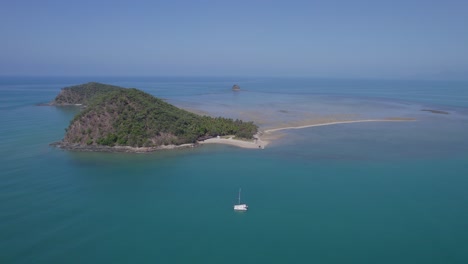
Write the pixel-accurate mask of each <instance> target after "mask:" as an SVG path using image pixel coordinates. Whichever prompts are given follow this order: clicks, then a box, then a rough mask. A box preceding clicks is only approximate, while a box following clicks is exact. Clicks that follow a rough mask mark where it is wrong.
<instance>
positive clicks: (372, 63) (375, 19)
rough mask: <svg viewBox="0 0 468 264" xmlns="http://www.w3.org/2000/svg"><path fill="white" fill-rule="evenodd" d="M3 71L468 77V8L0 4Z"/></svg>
mask: <svg viewBox="0 0 468 264" xmlns="http://www.w3.org/2000/svg"><path fill="white" fill-rule="evenodd" d="M0 34H1V35H0V36H1V38H0V75H54V76H60V75H129V76H131V75H150V76H161V75H163V76H164V75H171V76H173V75H183V76H187V75H203V76H220V75H221V76H222V75H238V76H242V75H250V76H255V75H259V76H310V77H338V78H398V79H400V78H405V79H406V78H416V79H434V78H436V79H468V1H466V0H464V1H452V0H446V1H442V0H441V1H431V0H426V1H411V0H393V1H378V0H374V1H361V0H349V1H334V0H329V1H312V0H311V1H292V0H291V1H255V0H249V1H243V0H232V1H222V0H214V1H202V0H201V1H196V0H193V1H176V0H174V1H157V0H153V1H118V0H114V1H98V0H96V1H86V0H81V1H76V0H74V1H66V0H63V1H48V0H43V1H22V0H16V1H1V3H0Z"/></svg>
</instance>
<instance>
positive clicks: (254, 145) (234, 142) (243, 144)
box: [198, 118, 416, 149]
mask: <svg viewBox="0 0 468 264" xmlns="http://www.w3.org/2000/svg"><path fill="white" fill-rule="evenodd" d="M407 121H416V120H415V119H411V118H386V119H363V120H345V121H333V122H326V123H315V124H308V125H302V126H288V127H279V128H272V129H267V130H264V131H263V132H260V133H258V134H257V135H255V139H254V140H250V141H248V140H239V139H234V137H233V136H230V137H228V138H219V137H218V138H210V139H207V140H204V141H200V142H198V143H199V144H226V145H231V146H236V147H240V148H248V149H264V148H265V147H266V146H267V145H268V143H269V142H270V140H273V139H274V138H275V137H273V136H271V133H273V132H277V131H282V130H289V129H303V128H309V127H318V126H330V125H339V124H350V123H365V122H407ZM267 134H268V135H267ZM262 138H263V139H262Z"/></svg>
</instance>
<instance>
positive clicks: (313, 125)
mask: <svg viewBox="0 0 468 264" xmlns="http://www.w3.org/2000/svg"><path fill="white" fill-rule="evenodd" d="M405 121H416V119H413V118H386V119H363V120H349V121H334V122H327V123H318V124H310V125H304V126H290V127H280V128H272V129H267V130H265V131H264V133H271V132H275V131H281V130H288V129H302V128H308V127H317V126H330V125H338V124H350V123H364V122H405Z"/></svg>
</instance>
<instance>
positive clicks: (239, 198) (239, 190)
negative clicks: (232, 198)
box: [238, 188, 241, 204]
mask: <svg viewBox="0 0 468 264" xmlns="http://www.w3.org/2000/svg"><path fill="white" fill-rule="evenodd" d="M240 193H241V188H239V203H238V204H240Z"/></svg>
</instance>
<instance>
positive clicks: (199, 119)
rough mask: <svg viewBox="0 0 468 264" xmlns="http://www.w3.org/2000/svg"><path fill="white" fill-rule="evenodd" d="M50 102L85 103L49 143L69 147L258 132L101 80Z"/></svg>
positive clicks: (159, 145)
mask: <svg viewBox="0 0 468 264" xmlns="http://www.w3.org/2000/svg"><path fill="white" fill-rule="evenodd" d="M51 105H59V106H60V105H83V106H85V108H84V109H83V110H82V111H81V112H80V113H78V114H77V115H76V116H75V117H74V118H73V120H71V122H70V125H69V126H68V128H66V133H65V136H64V138H63V140H62V141H60V142H56V143H53V145H54V146H57V147H60V148H64V149H71V150H81V151H110V152H149V151H154V150H158V149H167V148H176V147H187V146H191V147H193V146H195V145H197V144H198V143H199V142H203V141H205V140H208V139H221V137H223V136H228V135H229V136H230V137H234V138H236V139H241V141H242V140H244V141H249V140H251V141H254V140H255V139H254V135H255V134H256V133H257V132H258V127H257V125H255V124H254V123H253V122H244V121H242V120H238V119H237V120H233V119H230V118H224V117H210V116H201V115H197V114H195V113H192V112H189V111H186V110H183V109H180V108H178V107H176V106H174V105H171V104H169V103H167V102H165V101H163V100H162V99H159V98H156V97H154V96H152V95H150V94H148V93H145V92H143V91H140V90H138V89H135V88H122V87H118V86H112V85H107V84H100V83H87V84H82V85H77V86H72V87H66V88H63V89H62V91H61V92H60V94H59V95H58V96H57V97H56V98H55V100H54V101H52V102H51ZM208 141H209V140H208Z"/></svg>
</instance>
